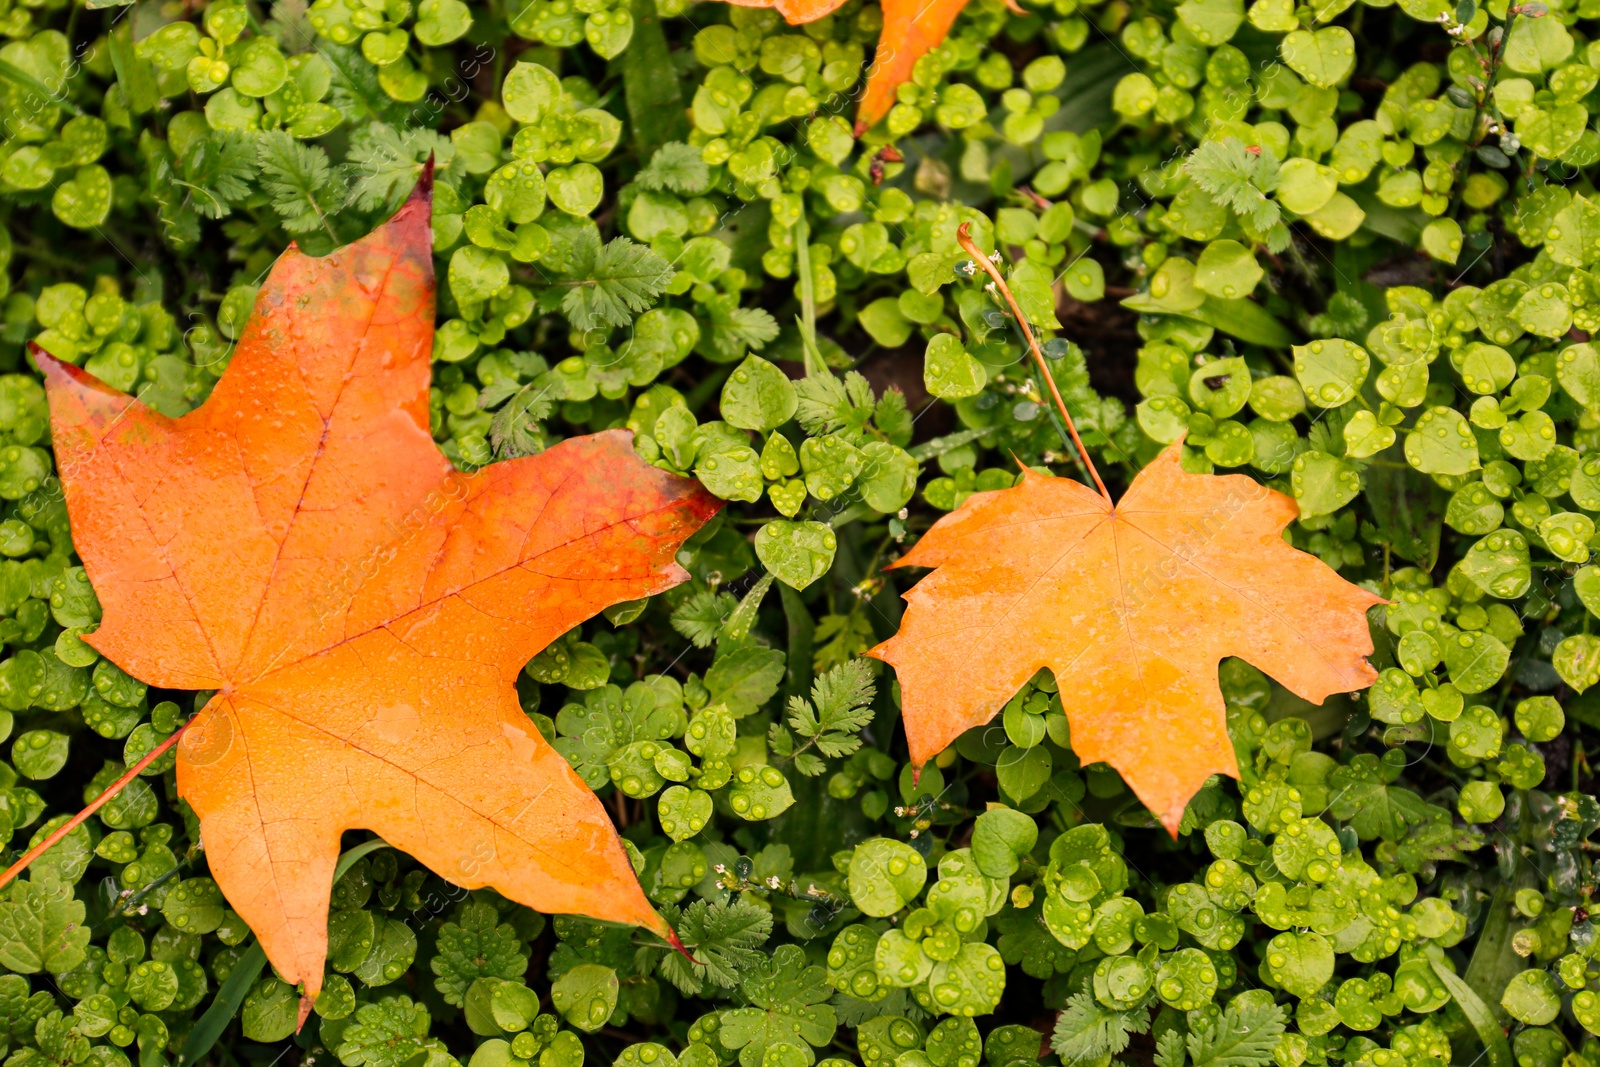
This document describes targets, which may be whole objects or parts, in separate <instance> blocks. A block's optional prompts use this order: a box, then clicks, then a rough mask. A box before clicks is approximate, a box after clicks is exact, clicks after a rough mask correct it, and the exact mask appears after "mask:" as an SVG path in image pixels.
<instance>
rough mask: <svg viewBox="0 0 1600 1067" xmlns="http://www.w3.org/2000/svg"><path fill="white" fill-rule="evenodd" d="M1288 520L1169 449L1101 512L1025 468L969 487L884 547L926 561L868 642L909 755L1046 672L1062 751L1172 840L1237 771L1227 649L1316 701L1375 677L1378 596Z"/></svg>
mask: <svg viewBox="0 0 1600 1067" xmlns="http://www.w3.org/2000/svg"><path fill="white" fill-rule="evenodd" d="M1030 341H1031V337H1030ZM1297 514H1298V511H1297V509H1296V507H1295V503H1294V501H1293V500H1291V499H1290V498H1289V497H1287V496H1284V495H1283V494H1282V493H1277V492H1274V491H1272V490H1271V489H1268V488H1266V487H1264V486H1262V485H1259V484H1258V483H1256V482H1255V481H1253V480H1251V479H1250V478H1247V477H1245V476H1243V475H1230V476H1226V477H1213V476H1209V475H1198V474H1188V473H1186V472H1185V471H1184V470H1183V468H1182V467H1181V466H1180V465H1179V446H1178V445H1172V446H1171V447H1169V448H1168V449H1167V450H1166V451H1164V452H1162V453H1161V455H1160V456H1159V457H1158V458H1157V459H1156V460H1155V461H1154V462H1153V463H1151V464H1150V465H1149V466H1147V467H1145V468H1144V470H1142V471H1140V472H1139V475H1138V476H1137V477H1136V478H1135V479H1134V480H1133V485H1132V486H1130V487H1129V489H1128V491H1127V493H1126V494H1125V495H1124V496H1123V498H1122V500H1121V502H1119V503H1117V504H1116V505H1115V506H1113V505H1112V504H1111V502H1110V500H1109V499H1108V497H1106V496H1104V495H1101V494H1099V493H1096V492H1095V491H1094V490H1092V489H1090V488H1088V487H1087V486H1085V485H1083V484H1081V483H1079V482H1075V481H1072V480H1070V479H1067V478H1051V477H1047V476H1045V475H1041V474H1038V473H1035V472H1034V471H1031V470H1025V471H1024V474H1023V482H1022V484H1021V485H1019V486H1016V487H1015V488H1012V489H1001V490H997V491H994V492H987V493H975V494H974V495H972V496H971V497H969V498H968V499H967V501H966V502H965V503H964V504H962V506H961V507H960V508H958V509H956V510H955V511H954V512H952V513H950V514H949V515H946V516H945V517H944V518H942V519H940V520H939V521H938V522H937V523H935V524H934V525H933V527H932V529H930V530H929V531H928V532H927V534H925V535H924V536H923V538H922V540H920V541H918V542H917V544H916V545H915V546H914V547H913V548H912V549H911V551H910V552H908V553H906V555H905V556H904V557H902V558H901V559H900V560H899V561H898V563H897V564H896V566H911V567H932V568H935V569H934V571H933V573H932V574H930V575H928V576H927V577H926V578H924V579H922V581H920V582H919V583H917V585H916V586H915V587H914V588H912V589H911V591H910V592H909V593H907V594H906V601H907V603H908V605H909V606H908V607H907V609H906V613H905V617H904V620H903V621H902V623H901V627H900V632H899V633H898V634H896V635H895V636H894V637H892V638H890V639H889V640H888V641H885V642H884V643H883V644H881V645H879V646H878V647H876V648H874V649H873V650H872V651H870V652H869V653H868V655H870V656H875V657H877V658H878V659H881V660H883V661H884V662H886V663H890V664H893V665H894V668H895V673H896V674H897V675H898V676H899V679H900V690H901V703H902V709H903V715H904V718H905V726H906V737H907V740H908V741H909V743H910V746H911V761H912V763H913V764H915V765H917V766H919V767H920V766H921V765H922V764H924V763H926V762H927V761H928V760H929V759H931V758H932V757H934V756H935V755H937V754H938V753H939V751H940V750H942V749H943V748H944V747H945V746H946V745H948V744H949V743H950V742H951V741H953V740H955V738H956V736H957V735H959V734H960V733H962V731H964V730H968V729H970V728H972V727H974V726H979V725H982V724H983V723H986V722H988V721H989V720H990V719H991V718H993V717H994V715H995V713H996V712H998V711H999V710H1000V709H1001V708H1002V707H1003V706H1004V705H1005V703H1006V701H1007V700H1009V699H1010V698H1011V697H1012V696H1013V695H1014V694H1015V693H1016V692H1017V691H1018V690H1019V689H1021V688H1022V685H1023V683H1025V682H1026V681H1027V680H1028V679H1029V678H1031V677H1032V676H1033V674H1034V672H1035V671H1037V670H1038V669H1039V668H1041V667H1049V668H1050V670H1051V671H1052V672H1054V674H1055V676H1056V681H1057V682H1058V683H1059V684H1060V687H1061V703H1062V706H1063V707H1064V708H1065V710H1066V713H1067V719H1068V722H1069V724H1070V726H1071V731H1072V749H1073V751H1074V752H1075V753H1076V754H1077V756H1078V758H1079V759H1080V760H1082V761H1083V762H1084V763H1095V762H1098V761H1102V760H1103V761H1105V762H1106V763H1109V764H1111V766H1113V767H1115V768H1116V769H1117V770H1119V771H1121V772H1122V776H1123V777H1124V778H1125V779H1126V780H1127V782H1128V784H1129V785H1130V786H1131V787H1132V788H1133V791H1134V793H1136V794H1137V795H1138V797H1139V799H1140V800H1142V801H1143V802H1144V804H1145V806H1146V807H1148V808H1149V809H1150V810H1151V811H1152V812H1155V813H1156V814H1157V815H1158V816H1159V817H1160V819H1161V821H1162V823H1163V824H1164V825H1165V826H1166V827H1167V829H1168V830H1169V831H1170V832H1172V833H1173V834H1176V833H1177V828H1178V823H1179V820H1181V819H1182V817H1183V811H1184V807H1185V805H1187V804H1188V802H1189V798H1190V797H1192V796H1194V794H1195V792H1196V791H1198V790H1199V788H1200V787H1201V786H1202V785H1203V784H1204V783H1205V780H1206V779H1207V778H1208V777H1210V776H1211V775H1212V774H1214V773H1218V772H1220V773H1223V774H1229V775H1233V776H1234V777H1238V773H1239V772H1238V767H1237V764H1236V762H1235V759H1234V752H1233V746H1232V744H1231V743H1230V742H1229V740H1228V730H1227V721H1226V716H1225V712H1224V708H1223V701H1222V693H1221V690H1220V689H1219V688H1218V686H1217V665H1218V663H1220V662H1221V660H1222V659H1223V658H1224V657H1226V656H1239V657H1241V658H1243V659H1245V660H1248V661H1249V662H1251V663H1253V664H1255V665H1256V666H1257V667H1259V668H1261V669H1262V670H1264V671H1266V672H1267V673H1268V674H1270V675H1272V676H1273V677H1274V678H1276V679H1277V680H1278V681H1280V682H1282V683H1283V684H1284V685H1286V686H1287V687H1288V688H1290V689H1291V690H1293V691H1294V692H1296V693H1298V694H1300V695H1301V696H1302V697H1305V698H1306V699H1307V700H1310V701H1312V702H1314V703H1317V704H1320V703H1322V701H1323V700H1324V699H1326V698H1327V697H1328V696H1329V695H1330V694H1332V693H1343V692H1349V691H1351V690H1356V689H1363V688H1366V687H1367V686H1369V685H1371V684H1372V683H1373V682H1374V681H1376V680H1377V673H1376V672H1375V671H1373V669H1372V667H1371V666H1370V665H1369V664H1368V663H1367V662H1366V659H1365V657H1366V656H1367V655H1368V654H1370V653H1371V652H1372V637H1371V634H1370V632H1369V631H1368V629H1367V621H1366V609H1367V608H1369V607H1371V606H1372V605H1374V604H1380V603H1383V600H1382V598H1380V597H1377V596H1374V595H1373V594H1371V593H1369V592H1367V591H1366V590H1364V589H1361V588H1360V587H1358V586H1354V585H1351V584H1350V583H1348V582H1346V581H1344V580H1343V579H1342V578H1340V577H1339V575H1338V574H1337V573H1336V572H1334V570H1333V569H1332V568H1330V567H1328V566H1327V565H1326V564H1324V563H1323V562H1322V561H1321V560H1318V559H1317V558H1316V557H1315V556H1311V555H1308V554H1306V553H1304V552H1300V551H1298V550H1296V549H1294V548H1292V547H1291V546H1289V545H1288V544H1286V543H1285V542H1284V540H1283V537H1282V533H1283V529H1284V527H1285V526H1287V525H1288V524H1289V523H1290V522H1291V521H1292V520H1293V519H1294V518H1295V516H1296V515H1297Z"/></svg>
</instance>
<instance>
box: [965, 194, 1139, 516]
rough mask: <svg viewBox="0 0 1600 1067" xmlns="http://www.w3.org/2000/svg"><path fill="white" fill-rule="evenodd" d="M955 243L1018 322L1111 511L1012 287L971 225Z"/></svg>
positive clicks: (1107, 492) (1106, 493)
mask: <svg viewBox="0 0 1600 1067" xmlns="http://www.w3.org/2000/svg"><path fill="white" fill-rule="evenodd" d="M956 242H957V243H958V244H960V245H961V247H962V248H963V249H964V250H965V251H966V253H967V255H969V256H971V257H972V261H973V263H975V264H976V265H977V266H978V267H980V268H982V270H983V271H984V273H986V274H988V275H989V277H990V278H992V279H994V285H995V288H996V289H998V290H999V291H1000V295H1001V296H1003V297H1005V301H1006V303H1007V304H1008V305H1010V307H1011V314H1012V317H1014V318H1015V319H1016V320H1017V326H1018V327H1019V328H1020V329H1021V330H1022V336H1023V337H1024V338H1025V339H1026V340H1027V342H1028V351H1029V352H1031V353H1033V362H1034V364H1035V365H1036V366H1037V367H1038V368H1039V373H1040V374H1042V375H1044V380H1045V384H1047V385H1048V386H1049V387H1050V396H1051V397H1052V398H1054V400H1055V402H1056V410H1057V411H1059V412H1061V418H1062V420H1063V421H1065V422H1066V424H1067V432H1068V433H1070V434H1071V435H1072V443H1073V444H1074V445H1076V446H1077V448H1078V457H1079V458H1080V459H1082V460H1083V465H1084V467H1086V468H1087V469H1088V471H1089V477H1091V478H1093V479H1094V484H1095V485H1096V486H1097V487H1098V488H1099V490H1100V495H1101V496H1103V497H1105V498H1106V503H1107V504H1110V505H1111V506H1112V507H1113V508H1114V507H1116V504H1117V502H1116V501H1115V500H1112V499H1111V491H1110V490H1109V489H1107V488H1106V483H1105V482H1103V481H1101V480H1100V472H1099V471H1098V470H1096V469H1095V465H1094V460H1092V459H1090V458H1089V450H1088V449H1087V448H1084V447H1083V438H1081V437H1079V436H1078V427H1077V425H1076V424H1075V423H1074V422H1073V421H1072V415H1071V414H1070V413H1069V412H1068V411H1067V403H1066V401H1064V400H1062V399H1061V391H1060V390H1059V389H1057V388H1056V379H1055V376H1054V375H1052V374H1051V373H1050V367H1049V365H1048V364H1047V363H1046V362H1045V358H1044V353H1043V352H1042V351H1040V350H1039V342H1038V340H1037V339H1036V338H1035V337H1034V336H1033V329H1032V328H1031V327H1030V326H1029V325H1028V318H1027V316H1026V315H1024V314H1023V313H1022V309H1021V308H1020V307H1018V306H1017V298H1016V297H1014V296H1012V295H1011V287H1010V286H1009V285H1007V284H1006V280H1005V278H1003V277H1001V275H1000V270H999V268H997V267H996V266H995V265H994V262H993V261H992V260H990V258H989V257H988V256H986V255H984V254H983V252H982V250H980V249H979V248H978V246H977V245H976V244H975V243H974V242H973V240H972V224H971V223H969V222H963V223H962V224H961V226H960V228H958V229H957V230H956Z"/></svg>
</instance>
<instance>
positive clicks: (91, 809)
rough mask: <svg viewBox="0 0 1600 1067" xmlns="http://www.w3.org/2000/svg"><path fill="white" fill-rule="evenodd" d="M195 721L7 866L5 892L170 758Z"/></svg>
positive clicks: (0, 877)
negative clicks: (143, 775)
mask: <svg viewBox="0 0 1600 1067" xmlns="http://www.w3.org/2000/svg"><path fill="white" fill-rule="evenodd" d="M192 722H194V720H193V719H190V720H189V722H186V723H184V724H183V725H182V726H180V727H178V728H177V729H176V730H174V731H173V732H172V736H171V737H169V738H167V739H166V740H165V741H163V742H161V743H160V744H159V745H157V746H156V747H155V748H153V749H151V750H150V751H149V752H148V753H146V754H145V757H144V758H143V759H141V760H140V761H139V762H138V763H135V764H134V765H133V766H132V767H129V768H128V770H127V773H125V774H123V776H122V777H121V778H118V779H117V780H116V781H115V782H112V783H111V785H110V787H108V788H107V789H106V791H105V792H103V793H101V794H100V795H99V796H97V797H95V798H94V799H93V800H91V801H90V802H89V803H88V804H87V805H86V806H85V807H84V809H83V810H82V811H80V812H78V814H76V815H74V816H73V817H72V818H70V819H68V820H67V821H66V822H65V823H64V824H63V825H62V826H61V827H59V828H58V829H57V830H56V831H55V832H54V833H52V834H51V835H50V836H49V837H47V838H45V839H44V840H43V841H41V842H39V843H38V844H37V845H35V846H33V847H32V848H30V849H29V850H28V851H27V852H25V853H23V855H22V858H21V859H19V860H18V861H17V862H15V863H13V864H12V865H11V866H9V867H7V868H6V869H5V873H4V874H0V889H3V888H5V886H7V885H9V884H10V882H11V880H12V879H13V878H15V877H16V876H17V875H19V874H21V873H22V872H23V871H25V870H27V869H28V865H29V864H31V863H32V862H33V861H34V860H36V859H38V858H39V857H40V856H42V855H44V854H45V853H46V852H48V851H49V850H50V849H51V848H52V847H54V845H55V844H56V842H58V841H60V840H61V839H62V838H63V837H66V836H67V835H68V834H70V833H71V832H72V831H73V830H76V829H77V828H78V826H79V825H81V824H82V823H83V822H84V820H86V819H88V818H89V816H91V815H93V814H94V813H95V812H97V811H99V810H100V808H101V807H102V806H103V805H105V803H106V802H107V801H109V800H110V799H111V798H112V797H114V796H116V795H117V794H118V793H120V792H122V791H123V790H124V789H126V788H127V787H128V784H129V783H130V782H132V781H133V780H134V779H135V778H137V777H139V775H140V773H141V772H143V771H144V769H145V768H146V767H148V766H150V764H152V763H154V762H155V761H156V760H158V759H160V758H161V757H162V756H164V755H166V753H167V750H168V749H170V748H171V747H172V746H173V745H175V744H177V743H178V738H180V737H182V736H183V732H184V731H185V730H187V729H188V728H189V723H192Z"/></svg>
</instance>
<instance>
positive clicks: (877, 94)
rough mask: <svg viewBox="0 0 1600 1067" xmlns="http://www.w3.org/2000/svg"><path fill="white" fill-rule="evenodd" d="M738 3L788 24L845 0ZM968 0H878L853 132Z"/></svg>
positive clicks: (887, 101) (863, 128) (1010, 3)
mask: <svg viewBox="0 0 1600 1067" xmlns="http://www.w3.org/2000/svg"><path fill="white" fill-rule="evenodd" d="M728 2H729V3H730V4H735V5H737V6H739V7H770V8H772V9H773V10H775V11H777V12H778V13H779V14H780V15H782V16H783V17H784V18H785V19H787V20H788V22H789V25H791V26H798V25H801V24H802V23H806V22H815V21H816V20H817V19H820V18H822V17H823V16H824V15H829V14H832V13H833V12H834V11H835V10H837V9H838V8H839V7H840V6H841V5H843V4H844V0H728ZM966 6H967V0H883V30H882V32H880V33H879V34H878V51H877V54H876V55H874V56H873V57H872V66H871V67H869V68H868V69H867V87H866V90H865V91H864V92H863V93H862V96H861V106H860V107H859V108H858V109H857V111H856V125H855V133H856V136H857V137H860V136H861V135H862V134H863V133H865V132H867V130H869V129H871V128H872V127H873V126H876V125H877V124H878V121H879V120H880V119H882V118H883V117H884V116H885V115H887V114H888V113H889V109H890V108H892V107H893V106H894V102H895V90H896V89H898V88H900V86H902V85H904V84H905V83H906V82H908V81H910V80H911V69H912V68H913V67H915V66H916V65H917V60H919V59H921V58H922V57H923V56H925V55H927V54H928V53H929V52H931V51H932V50H933V49H935V48H937V47H939V45H940V43H941V42H943V41H944V39H945V35H946V34H948V33H949V32H950V27H951V26H952V25H954V24H955V21H956V16H957V15H959V14H961V11H962V9H963V8H965V7H966ZM1006 6H1007V7H1009V8H1011V10H1013V11H1014V12H1016V13H1017V14H1019V15H1020V14H1022V9H1021V8H1020V7H1018V6H1017V4H1016V0H1006Z"/></svg>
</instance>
